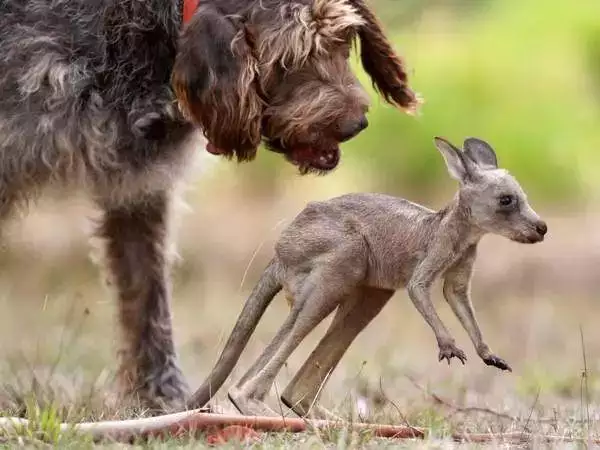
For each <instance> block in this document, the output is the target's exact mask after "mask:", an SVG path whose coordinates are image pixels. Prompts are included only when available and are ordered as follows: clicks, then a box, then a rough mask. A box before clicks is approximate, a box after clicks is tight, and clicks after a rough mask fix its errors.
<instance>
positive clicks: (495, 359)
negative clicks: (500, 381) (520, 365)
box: [483, 355, 512, 372]
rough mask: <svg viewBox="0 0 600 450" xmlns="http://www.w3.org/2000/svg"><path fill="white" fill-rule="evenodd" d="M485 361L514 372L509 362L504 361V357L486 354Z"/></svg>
mask: <svg viewBox="0 0 600 450" xmlns="http://www.w3.org/2000/svg"><path fill="white" fill-rule="evenodd" d="M483 362H484V363H486V364H487V365H488V366H494V367H497V368H498V369H500V370H507V371H509V372H512V369H511V367H510V366H509V365H508V364H507V362H506V361H504V360H503V359H502V358H498V357H497V356H496V355H489V356H486V357H485V358H483Z"/></svg>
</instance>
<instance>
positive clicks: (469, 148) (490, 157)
mask: <svg viewBox="0 0 600 450" xmlns="http://www.w3.org/2000/svg"><path fill="white" fill-rule="evenodd" d="M463 147H464V149H465V154H466V155H467V156H468V157H469V158H470V159H472V160H473V162H474V163H475V164H477V165H478V166H479V167H480V168H481V169H484V170H487V169H497V168H498V160H497V158H496V152H495V151H494V149H493V148H492V147H491V146H490V144H488V143H487V142H485V141H483V140H481V139H477V138H473V137H470V138H467V139H465V143H464V144H463Z"/></svg>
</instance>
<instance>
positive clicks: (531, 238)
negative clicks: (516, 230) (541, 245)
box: [518, 217, 548, 244]
mask: <svg viewBox="0 0 600 450" xmlns="http://www.w3.org/2000/svg"><path fill="white" fill-rule="evenodd" d="M527 222H528V223H527V227H526V228H527V229H526V231H525V232H524V233H523V236H522V237H521V239H518V241H519V242H522V243H524V244H536V243H538V242H542V241H543V240H544V237H545V236H546V233H548V225H547V224H546V222H545V221H543V220H542V219H540V218H539V217H536V218H535V219H533V220H528V221H527Z"/></svg>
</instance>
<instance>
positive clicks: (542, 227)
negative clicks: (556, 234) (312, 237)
mask: <svg viewBox="0 0 600 450" xmlns="http://www.w3.org/2000/svg"><path fill="white" fill-rule="evenodd" d="M535 231H537V232H538V233H539V234H541V235H542V236H544V235H545V234H546V233H547V232H548V225H546V222H543V221H541V220H540V221H539V222H538V223H537V224H536V226H535Z"/></svg>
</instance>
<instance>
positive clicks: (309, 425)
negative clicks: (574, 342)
mask: <svg viewBox="0 0 600 450" xmlns="http://www.w3.org/2000/svg"><path fill="white" fill-rule="evenodd" d="M28 425H29V420H27V419H22V418H19V417H5V418H0V430H5V431H8V432H10V431H13V432H14V431H16V430H18V429H19V427H27V426H28ZM228 427H229V428H232V427H233V428H234V429H235V428H236V427H237V431H239V427H245V428H247V429H250V430H259V431H271V432H285V431H287V432H290V433H300V432H303V431H308V430H311V429H344V428H346V429H351V430H354V431H370V432H371V433H373V435H374V436H377V437H386V438H394V439H424V438H425V437H426V431H425V430H424V429H422V428H415V427H409V426H397V425H383V424H369V423H348V422H342V421H329V420H304V419H298V418H283V417H264V416H234V415H228V414H212V413H204V412H200V410H190V411H186V412H180V413H174V414H166V415H163V416H156V417H146V418H141V419H128V420H114V421H101V422H81V423H76V424H68V423H61V424H60V429H61V431H64V432H67V431H71V430H74V431H76V432H80V433H86V434H90V435H91V436H92V437H93V438H94V440H95V441H101V440H104V439H110V440H114V441H120V442H131V441H134V440H136V439H140V438H148V437H179V436H183V435H190V434H195V433H196V432H198V431H201V432H204V433H215V432H218V431H219V430H223V429H225V428H228ZM242 435H243V433H242ZM238 437H239V435H238ZM450 438H451V439H452V440H454V441H456V442H472V443H490V442H510V443H512V444H524V443H528V442H531V441H533V440H536V439H537V440H540V441H544V442H547V443H550V442H579V443H589V444H594V445H599V444H600V439H597V438H594V439H584V438H572V437H567V436H554V435H535V434H532V433H498V434H493V433H473V434H471V433H465V432H462V433H453V434H452V435H451V436H450Z"/></svg>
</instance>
